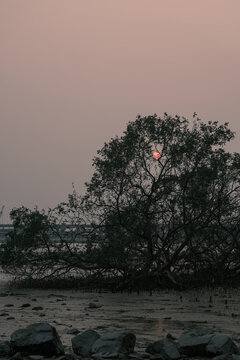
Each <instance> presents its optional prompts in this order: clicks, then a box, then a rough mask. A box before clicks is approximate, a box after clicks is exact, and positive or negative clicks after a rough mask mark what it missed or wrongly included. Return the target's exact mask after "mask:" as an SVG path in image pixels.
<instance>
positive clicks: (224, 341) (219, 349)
mask: <svg viewBox="0 0 240 360" xmlns="http://www.w3.org/2000/svg"><path fill="white" fill-rule="evenodd" d="M206 350H207V355H208V356H211V357H212V356H217V355H224V354H229V353H230V354H234V353H237V351H238V348H237V346H236V345H235V344H234V342H233V341H232V340H231V338H230V337H229V336H227V335H218V334H216V335H214V336H213V337H212V338H211V340H210V341H209V343H208V345H207V348H206Z"/></svg>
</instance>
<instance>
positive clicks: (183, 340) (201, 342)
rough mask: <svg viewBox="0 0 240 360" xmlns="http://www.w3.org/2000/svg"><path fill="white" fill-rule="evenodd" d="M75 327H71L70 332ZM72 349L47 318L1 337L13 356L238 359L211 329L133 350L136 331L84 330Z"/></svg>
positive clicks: (35, 359)
mask: <svg viewBox="0 0 240 360" xmlns="http://www.w3.org/2000/svg"><path fill="white" fill-rule="evenodd" d="M76 332H78V330H77V329H75V330H74V331H73V329H72V331H71V333H72V334H74V333H76ZM71 342H72V351H71V352H68V353H66V352H65V349H64V346H63V344H62V341H61V339H60V336H59V334H58V332H57V330H56V328H55V327H53V326H51V325H50V324H48V323H47V322H42V323H36V324H31V325H29V326H27V327H25V328H22V329H18V330H16V331H14V332H13V333H12V334H11V337H10V340H9V341H0V356H1V357H6V358H8V359H12V360H21V359H25V358H26V359H28V358H30V359H31V360H41V359H44V358H51V357H55V358H56V357H57V359H58V360H74V359H75V360H77V359H90V358H93V359H99V360H100V359H150V360H154V359H160V360H180V359H187V358H188V357H191V358H192V357H207V358H213V359H215V360H231V359H232V360H240V348H239V347H238V346H237V345H236V344H235V343H234V341H232V339H231V338H230V337H229V336H226V335H223V334H217V333H214V332H213V331H210V330H204V329H195V330H190V331H187V332H184V333H182V334H181V335H180V337H179V338H178V339H175V338H174V337H173V336H172V335H171V334H167V336H166V338H162V339H160V340H158V341H154V342H151V343H149V344H148V345H147V347H146V349H145V351H142V352H135V351H134V347H135V343H136V335H135V334H133V333H132V332H130V331H128V330H124V329H123V330H118V331H115V332H111V333H106V334H99V333H98V332H97V331H95V330H91V329H89V330H86V331H84V332H83V333H80V334H78V335H76V336H73V337H72V339H71Z"/></svg>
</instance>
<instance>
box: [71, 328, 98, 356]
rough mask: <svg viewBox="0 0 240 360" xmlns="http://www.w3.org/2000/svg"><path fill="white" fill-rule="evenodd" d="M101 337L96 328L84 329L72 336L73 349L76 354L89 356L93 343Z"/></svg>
mask: <svg viewBox="0 0 240 360" xmlns="http://www.w3.org/2000/svg"><path fill="white" fill-rule="evenodd" d="M99 338H100V335H99V334H98V333H97V332H96V331H94V330H87V331H84V332H83V333H82V334H80V335H77V336H75V337H74V338H72V349H73V351H74V353H75V354H77V355H81V356H82V357H87V356H89V355H90V354H91V351H92V346H93V344H94V343H95V342H96V341H97V339H99Z"/></svg>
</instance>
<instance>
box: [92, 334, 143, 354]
mask: <svg viewBox="0 0 240 360" xmlns="http://www.w3.org/2000/svg"><path fill="white" fill-rule="evenodd" d="M135 342H136V336H135V335H134V334H133V333H131V332H130V331H127V330H119V331H115V332H113V333H109V334H106V335H103V336H101V337H100V338H99V339H98V340H97V341H96V342H95V343H94V345H93V347H92V353H93V354H94V355H95V356H97V357H101V358H121V357H123V356H127V355H129V354H130V353H132V352H133V351H134V346H135Z"/></svg>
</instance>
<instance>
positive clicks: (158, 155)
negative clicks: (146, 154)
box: [153, 151, 162, 160]
mask: <svg viewBox="0 0 240 360" xmlns="http://www.w3.org/2000/svg"><path fill="white" fill-rule="evenodd" d="M161 156H162V153H160V152H159V151H155V152H154V153H153V157H154V159H155V160H158V159H160V157H161Z"/></svg>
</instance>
